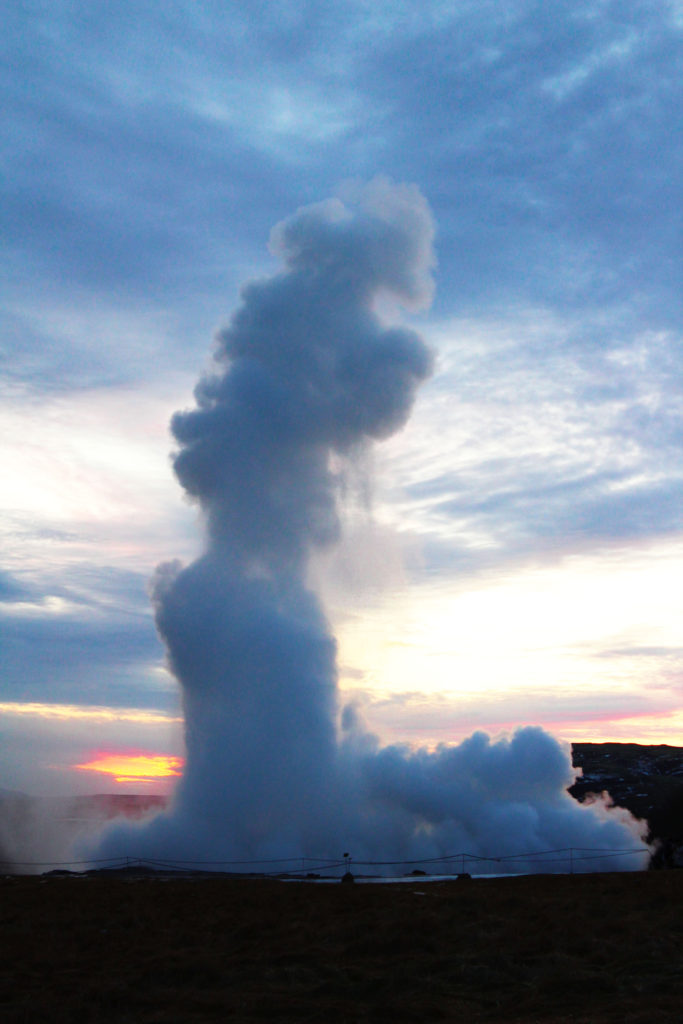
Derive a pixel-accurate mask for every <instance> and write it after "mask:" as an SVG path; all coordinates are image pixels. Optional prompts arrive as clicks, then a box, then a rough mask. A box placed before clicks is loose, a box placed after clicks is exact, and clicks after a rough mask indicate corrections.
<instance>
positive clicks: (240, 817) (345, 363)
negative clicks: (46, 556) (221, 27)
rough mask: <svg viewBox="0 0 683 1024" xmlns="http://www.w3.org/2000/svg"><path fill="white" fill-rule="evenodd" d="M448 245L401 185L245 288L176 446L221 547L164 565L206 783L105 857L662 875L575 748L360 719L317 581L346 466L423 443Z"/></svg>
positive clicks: (349, 195)
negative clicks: (474, 860)
mask: <svg viewBox="0 0 683 1024" xmlns="http://www.w3.org/2000/svg"><path fill="white" fill-rule="evenodd" d="M433 238H434V224H433V219H432V216H431V212H430V210H429V207H428V204H427V202H426V200H425V199H424V197H423V196H422V195H421V193H420V192H419V190H418V189H417V188H416V187H415V186H412V185H397V184H394V183H392V182H391V181H389V180H388V179H384V178H377V179H374V180H373V181H371V182H370V183H369V184H367V185H365V186H353V187H349V188H348V189H347V190H346V191H345V192H344V194H343V197H341V198H334V199H330V200H327V201H325V202H322V203H317V204H314V205H312V206H308V207H304V208H302V209H300V210H298V211H297V212H296V213H295V214H294V215H293V216H292V217H290V218H289V219H287V220H285V221H283V222H282V223H280V224H278V225H276V227H275V228H274V229H273V231H272V233H271V239H270V246H271V250H272V252H273V253H274V254H275V255H276V256H277V257H278V258H279V259H280V260H281V262H282V270H281V271H280V272H279V273H277V274H275V275H273V276H272V277H269V278H266V279H261V280H256V281H252V282H250V283H248V284H247V285H246V286H245V287H244V289H243V291H242V302H241V305H240V306H239V307H238V309H237V310H236V311H235V313H234V315H233V317H232V320H231V321H230V323H229V325H228V326H227V327H226V328H225V329H224V330H222V331H221V332H220V333H219V335H218V337H217V339H216V347H215V351H214V358H213V362H212V365H211V368H210V370H209V371H208V372H207V373H206V374H205V375H203V376H202V378H201V379H200V381H199V383H198V384H197V386H196V389H195V400H196V407H195V408H193V409H191V410H189V411H183V412H179V413H177V414H176V415H175V416H174V417H173V420H172V425H171V426H172V431H173V435H174V437H175V439H176V442H177V445H178V449H177V452H176V454H175V458H174V468H175V471H176V475H177V477H178V479H179V481H180V483H181V484H182V486H183V487H184V489H185V491H186V492H187V494H188V495H189V496H191V498H192V499H194V500H195V501H196V502H197V503H198V504H199V506H200V508H201V510H202V512H203V518H204V522H205V529H206V544H205V549H204V551H203V553H202V555H201V557H199V558H198V559H197V560H196V561H194V562H193V563H191V564H190V565H187V566H182V565H181V564H180V563H178V562H174V563H166V564H163V565H161V566H159V568H158V570H157V573H156V576H155V580H154V584H153V601H154V608H155V615H156V624H157V628H158V631H159V633H160V635H161V637H162V639H163V641H164V643H165V645H166V649H167V655H168V662H169V666H170V668H171V670H172V672H173V674H174V675H175V677H176V678H177V680H178V682H179V684H180V686H181V688H182V697H183V705H184V714H185V739H186V748H187V760H186V765H185V770H184V774H183V777H182V779H181V780H180V781H179V783H178V786H177V789H176V792H175V796H174V801H173V804H172V806H171V808H170V809H169V811H168V812H167V813H164V814H162V815H159V816H157V817H156V818H154V819H153V820H152V821H150V822H148V823H146V824H144V825H142V826H136V825H119V826H116V827H114V828H113V829H111V830H110V831H108V832H107V833H106V834H105V835H104V836H103V838H102V840H101V842H100V844H99V845H98V846H97V848H96V850H95V849H91V852H92V855H93V856H97V857H119V856H129V857H140V858H155V859H164V860H185V861H194V862H198V863H199V862H205V861H214V862H220V861H223V862H225V861H236V860H243V861H247V860H269V859H270V860H275V859H280V858H281V859H285V858H291V857H321V858H332V859H338V858H339V857H340V856H341V854H342V852H343V851H348V850H351V851H352V852H353V856H354V858H356V859H359V860H373V861H379V860H389V859H393V860H406V861H409V860H410V861H420V860H426V859H429V858H433V857H439V856H444V855H447V854H452V853H457V852H459V851H461V850H467V851H468V852H469V853H471V854H473V855H479V856H489V857H490V856H505V855H515V854H523V853H530V852H534V851H541V850H547V849H552V848H566V847H586V848H591V849H600V850H605V851H610V850H612V851H617V850H619V851H631V852H630V853H625V854H624V856H623V857H622V858H621V859H620V858H618V857H616V856H615V858H609V859H607V860H605V861H603V862H602V865H603V866H604V867H606V868H609V869H610V870H614V869H615V868H618V867H623V868H634V867H639V866H643V865H644V864H645V863H646V861H647V856H648V851H647V847H646V846H645V844H644V842H643V829H644V828H645V826H644V825H641V824H639V823H637V822H636V821H635V820H634V819H633V818H632V817H631V816H630V815H629V814H628V813H627V812H625V811H622V810H619V809H615V808H611V807H609V806H608V804H607V803H606V802H605V801H598V802H596V803H594V804H592V805H590V806H588V805H580V804H578V803H577V802H576V801H574V800H573V799H572V797H570V796H569V794H568V793H567V792H566V789H567V786H568V785H570V784H571V782H572V781H573V779H574V776H575V773H574V771H573V769H572V767H571V758H570V753H569V749H568V747H564V746H563V745H562V744H560V743H559V742H558V741H557V740H556V739H555V738H553V737H552V736H550V735H549V734H548V733H546V732H544V731H543V730H542V729H540V728H536V727H526V728H520V729H519V730H518V731H516V732H515V733H514V735H513V736H512V737H507V738H502V739H497V740H495V741H494V740H491V738H490V737H488V736H487V735H485V734H484V733H475V734H474V735H473V736H471V737H470V738H469V739H467V740H465V741H464V742H462V743H460V744H459V745H454V746H450V745H442V746H440V747H438V748H437V749H436V750H434V751H428V750H426V749H420V750H414V749H411V748H410V747H408V746H401V745H392V746H387V747H382V746H381V745H380V743H379V741H378V740H377V738H376V737H374V736H373V735H372V734H371V733H369V732H368V731H367V730H366V728H365V727H364V725H363V722H362V718H361V717H360V715H359V714H358V712H357V710H356V709H355V708H354V707H353V706H346V707H343V708H342V707H340V706H339V695H338V689H337V668H336V658H335V655H336V649H335V640H334V637H333V636H332V634H331V631H330V628H329V625H328V623H327V620H326V617H325V613H324V609H323V608H322V606H321V603H320V601H319V599H318V597H317V596H316V594H315V593H314V592H313V591H312V590H311V589H310V586H309V584H308V562H309V558H310V557H311V555H312V554H313V552H314V551H316V550H319V549H320V548H322V547H325V546H329V545H331V544H334V542H335V541H336V540H337V539H338V537H339V534H340V530H341V525H340V517H339V511H338V501H339V493H340V489H341V488H342V487H343V485H344V480H345V467H347V466H348V465H350V464H351V463H353V461H354V459H356V458H357V457H358V456H359V455H360V454H362V452H363V451H364V450H365V449H366V448H367V446H368V445H370V444H371V443H372V442H375V441H381V440H382V439H384V438H387V437H389V436H390V435H391V434H393V433H394V432H396V431H397V430H400V429H401V428H402V427H403V426H404V424H405V423H406V421H407V419H408V417H409V415H410V410H411V407H412V404H413V400H414V397H415V393H416V390H417V388H418V386H419V384H420V382H421V381H423V380H424V379H425V378H426V377H427V376H428V375H429V373H430V372H431V368H432V356H431V354H430V352H429V351H428V349H427V347H426V346H425V344H424V342H423V340H422V339H421V337H420V336H419V334H418V333H417V332H416V331H415V330H413V329H410V328H408V327H407V326H405V324H404V322H403V316H404V314H403V313H401V312H400V310H401V308H402V309H403V310H407V311H415V310H419V309H423V308H426V307H427V306H428V305H429V302H430V301H431V298H432V292H433V285H432V280H431V273H430V272H431V270H432V268H433V265H434V256H433V248H432V243H433ZM380 309H381V310H382V313H383V315H382V316H380V314H379V312H378V310H380ZM389 311H390V314H391V322H388V320H387V319H386V318H387V317H388V316H389ZM636 850H640V851H641V854H638V855H637V856H634V855H633V851H636ZM524 866H525V865H524V862H519V863H517V865H516V869H517V870H519V869H523V868H524Z"/></svg>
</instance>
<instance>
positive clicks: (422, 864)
mask: <svg viewBox="0 0 683 1024" xmlns="http://www.w3.org/2000/svg"><path fill="white" fill-rule="evenodd" d="M647 853H648V851H647V850H646V849H643V848H642V847H640V848H636V849H634V848H633V847H630V848H628V849H620V850H605V849H600V848H591V847H563V848H560V849H557V850H541V851H533V852H529V853H513V854H505V855H502V856H499V857H493V856H492V857H484V856H480V855H479V854H474V853H466V852H460V853H451V854H445V855H444V856H442V857H427V858H422V859H421V860H356V859H355V858H351V857H350V856H349V855H348V854H347V855H346V856H345V857H344V858H342V859H337V860H329V859H326V858H323V857H289V858H279V859H273V860H158V859H151V858H145V857H116V858H100V859H95V860H92V859H90V860H69V861H17V860H12V861H8V860H0V872H2V873H5V874H7V873H17V872H18V869H22V868H23V869H26V871H27V872H34V871H35V870H36V869H39V868H43V869H50V870H52V871H59V870H63V871H71V872H73V873H85V872H86V871H89V870H105V871H122V870H125V869H129V870H135V869H142V870H145V869H146V870H150V871H158V872H164V871H166V872H181V873H182V872H185V873H190V872H206V873H211V872H216V873H225V874H235V875H258V876H259V877H265V878H275V877H281V876H286V877H290V878H291V877H304V878H305V877H306V876H311V875H319V873H321V872H326V873H328V874H327V875H326V876H325V877H330V878H335V877H338V875H337V874H336V873H337V872H342V873H346V872H348V871H350V869H351V866H352V865H353V868H354V870H355V871H358V870H359V869H363V871H362V872H361V873H362V874H367V875H372V874H373V870H372V869H375V871H374V874H377V871H376V869H378V868H394V869H396V875H403V876H405V875H406V874H408V875H409V874H411V872H412V871H418V872H419V873H420V874H421V873H423V872H424V874H426V875H428V874H429V873H430V872H429V870H427V869H431V873H432V874H438V875H440V876H446V877H448V876H453V877H457V876H458V875H466V874H471V873H472V871H473V869H478V870H477V871H476V873H477V874H480V875H486V874H489V875H493V874H515V873H516V872H515V870H514V868H515V866H518V867H519V868H523V869H524V870H523V871H520V872H518V873H524V874H540V873H543V870H544V869H547V868H548V867H552V870H553V873H555V874H573V873H574V871H575V870H576V869H577V868H578V867H579V866H580V865H586V866H587V862H595V861H604V860H615V859H617V858H623V857H635V856H638V857H643V856H644V855H647ZM558 865H564V870H563V869H562V868H560V867H558ZM437 868H440V869H441V870H438V871H437V870H436V869H437ZM486 868H488V870H485V869H486ZM530 869H531V870H530ZM584 870H585V868H584ZM320 877H323V876H322V875H321V876H320Z"/></svg>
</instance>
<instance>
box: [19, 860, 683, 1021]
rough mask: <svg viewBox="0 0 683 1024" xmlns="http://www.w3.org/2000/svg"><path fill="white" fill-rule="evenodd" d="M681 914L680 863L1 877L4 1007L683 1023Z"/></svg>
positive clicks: (275, 1017) (66, 1016) (76, 1014)
mask: <svg viewBox="0 0 683 1024" xmlns="http://www.w3.org/2000/svg"><path fill="white" fill-rule="evenodd" d="M682 910H683V871H661V872H644V873H628V874H621V875H618V874H602V875H583V876H573V877H572V876H554V877H553V876H534V877H527V878H509V879H489V880H460V881H453V882H443V883H442V882H435V883H426V882H424V881H420V880H416V881H415V882H410V883H409V884H401V885H383V886H372V885H359V884H355V885H339V884H334V885H310V884H303V883H282V882H275V881H251V880H245V881H238V880H228V879H220V878H216V879H197V880H192V879H174V880H169V881H163V880H154V879H149V878H148V879H127V878H125V877H111V878H107V877H83V878H73V877H66V878H59V877H56V878H55V877H51V878H46V879H41V878H35V877H34V878H13V879H9V878H8V879H0V944H1V945H0V1020H2V1021H4V1022H6V1024H15V1022H19V1021H21V1022H24V1024H25V1022H33V1021H36V1022H38V1021H40V1022H43V1021H58V1022H71V1021H73V1022H76V1021H77V1022H79V1024H88V1022H105V1021H106V1022H117V1024H124V1022H130V1024H171V1022H174V1024H175V1022H177V1024H189V1022H195V1021H239V1022H244V1024H249V1022H256V1021H297V1022H307V1021H319V1022H325V1024H327V1022H342V1021H343V1022H349V1024H355V1022H368V1021H392V1022H393V1021H420V1022H429V1021H462V1022H464V1024H469V1022H479V1021H496V1022H520V1024H521V1022H524V1024H541V1022H542V1024H547V1022H551V1021H552V1022H568V1021H573V1022H585V1024H602V1022H614V1024H617V1022H619V1024H657V1022H664V1021H666V1022H669V1021H671V1022H673V1021H676V1022H678V1021H680V1020H681V1019H682V1016H683V977H682V969H683V952H682V951H683V913H682Z"/></svg>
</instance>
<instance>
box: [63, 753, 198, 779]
mask: <svg viewBox="0 0 683 1024" xmlns="http://www.w3.org/2000/svg"><path fill="white" fill-rule="evenodd" d="M183 764H184V761H183V758H182V757H171V756H168V755H165V754H112V753H105V752H101V753H98V754H97V755H96V756H95V757H94V758H93V759H92V760H91V761H86V762H85V763H84V764H77V765H74V768H76V769H77V770H78V771H84V772H99V773H100V774H102V775H109V776H111V777H112V778H113V779H114V781H115V782H155V781H157V780H158V779H168V778H170V777H173V776H180V775H181V774H182V768H183Z"/></svg>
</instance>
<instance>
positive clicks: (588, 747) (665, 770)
mask: <svg viewBox="0 0 683 1024" xmlns="http://www.w3.org/2000/svg"><path fill="white" fill-rule="evenodd" d="M572 757H573V762H574V765H575V767H580V768H581V769H582V771H583V775H582V777H581V778H580V779H577V781H576V782H575V783H574V785H573V786H571V787H570V789H569V792H570V793H571V794H572V796H573V797H575V798H576V799H577V800H581V801H583V800H586V799H590V796H591V795H592V794H599V793H603V792H607V793H609V794H610V796H611V798H612V800H613V802H614V803H615V804H617V805H618V806H619V807H626V808H627V809H628V810H629V811H631V813H632V814H634V815H635V816H636V817H637V818H644V819H645V820H646V821H647V822H648V824H649V827H650V831H649V840H650V842H656V843H657V845H658V849H657V852H656V854H655V856H654V857H653V867H673V866H677V867H683V748H682V747H672V746H669V745H668V744H661V745H659V746H646V745H644V744H640V743H574V744H573V745H572Z"/></svg>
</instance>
